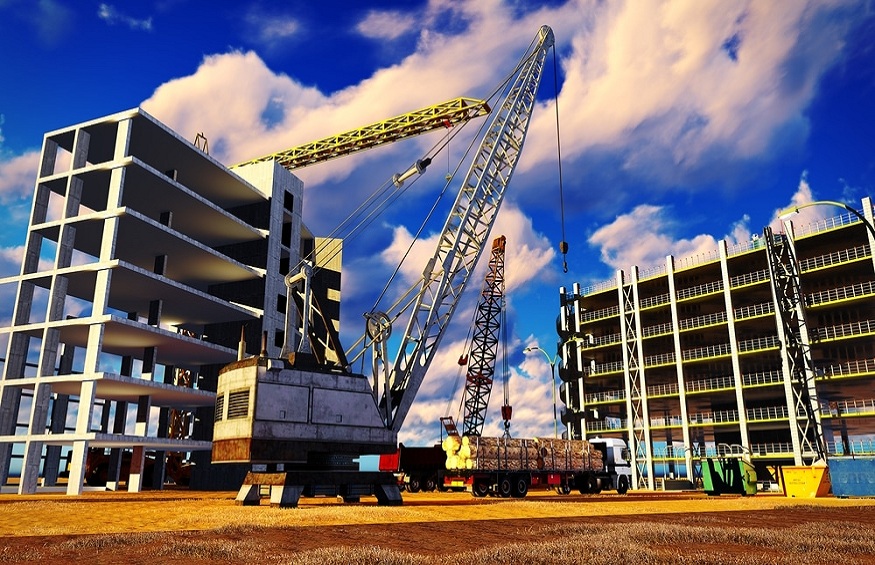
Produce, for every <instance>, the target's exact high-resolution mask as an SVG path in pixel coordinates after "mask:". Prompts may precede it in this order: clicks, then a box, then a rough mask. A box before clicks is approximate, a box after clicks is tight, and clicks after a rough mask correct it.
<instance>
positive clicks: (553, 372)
mask: <svg viewBox="0 0 875 565" xmlns="http://www.w3.org/2000/svg"><path fill="white" fill-rule="evenodd" d="M530 351H540V352H541V353H543V354H544V357H546V358H547V363H549V364H550V375H551V378H550V383H551V384H552V385H553V437H554V438H558V437H559V420H558V419H557V418H556V361H557V360H558V359H559V355H556V357H553V358H550V354H549V353H547V352H546V351H544V350H543V349H542V348H541V347H537V346H532V347H526V348H525V349H523V352H524V353H529V352H530Z"/></svg>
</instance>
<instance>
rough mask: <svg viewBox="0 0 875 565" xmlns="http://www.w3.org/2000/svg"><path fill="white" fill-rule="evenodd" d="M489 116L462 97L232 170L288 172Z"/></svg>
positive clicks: (482, 103)
mask: <svg viewBox="0 0 875 565" xmlns="http://www.w3.org/2000/svg"><path fill="white" fill-rule="evenodd" d="M489 112H490V108H489V105H488V104H487V103H486V101H485V100H476V99H474V98H465V97H459V98H453V99H452V100H448V101H446V102H442V103H440V104H434V105H432V106H427V107H425V108H421V109H419V110H414V111H412V112H407V113H406V114H401V115H400V116H395V117H394V118H389V119H387V120H381V121H379V122H376V123H373V124H370V125H367V126H363V127H360V128H356V129H353V130H350V131H347V132H344V133H341V134H337V135H332V136H331V137H326V138H324V139H320V140H318V141H311V142H310V143H305V144H303V145H299V146H298V147H293V148H291V149H286V150H285V151H279V152H277V153H271V154H270V155H265V156H264V157H258V158H257V159H252V160H249V161H246V162H244V163H240V164H238V165H234V167H242V166H243V165H250V164H252V163H260V162H262V161H276V162H277V163H279V164H280V165H282V166H283V167H285V168H286V169H288V170H290V171H291V170H293V169H300V168H301V167H306V166H307V165H313V164H316V163H321V162H323V161H328V160H329V159H334V158H336V157H342V156H344V155H349V154H350V153H355V152H357V151H363V150H365V149H371V148H373V147H377V146H379V145H385V144H387V143H393V142H395V141H398V140H400V139H405V138H407V137H412V136H416V135H421V134H423V133H428V132H430V131H433V130H436V129H440V128H447V127H451V126H454V125H456V124H458V123H462V122H466V121H468V120H471V119H474V118H479V117H480V116H485V115H486V114H488V113H489Z"/></svg>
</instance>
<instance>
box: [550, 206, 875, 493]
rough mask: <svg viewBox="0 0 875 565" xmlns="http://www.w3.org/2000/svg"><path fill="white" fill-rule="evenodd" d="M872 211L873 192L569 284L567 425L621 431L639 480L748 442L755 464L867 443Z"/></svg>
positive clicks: (582, 430) (685, 476) (874, 261)
mask: <svg viewBox="0 0 875 565" xmlns="http://www.w3.org/2000/svg"><path fill="white" fill-rule="evenodd" d="M851 212H854V213H851ZM864 218H865V221H864V220H863V219H864ZM872 223H873V213H872V204H871V202H870V200H869V198H865V199H863V201H862V212H858V211H856V210H854V209H852V208H849V212H848V213H846V214H843V215H839V216H835V217H832V218H829V219H828V220H825V221H819V222H816V223H812V224H810V225H803V226H798V227H794V226H793V224H792V223H791V222H790V221H788V220H785V221H784V230H783V233H773V232H772V230H770V229H768V228H767V229H766V230H765V231H764V233H763V235H762V236H761V237H760V236H758V235H757V236H754V238H753V239H751V240H750V241H747V242H744V243H741V244H733V245H730V244H727V242H726V241H721V242H720V244H719V247H718V249H716V250H714V251H713V252H711V253H709V254H702V255H697V256H693V257H687V258H684V259H675V258H674V257H671V256H669V257H667V258H666V261H665V264H663V265H659V266H657V267H655V268H650V269H647V270H639V269H638V268H637V267H632V268H631V269H630V270H629V271H623V270H620V271H617V273H616V276H615V277H614V278H613V279H611V280H608V281H605V282H603V283H599V284H594V285H592V286H589V287H586V288H582V287H580V286H579V285H575V286H574V287H573V289H572V290H571V292H570V293H569V292H568V291H567V289H565V288H563V289H561V290H560V302H561V307H560V317H559V322H558V328H559V336H560V341H559V353H561V354H562V356H563V363H562V367H561V369H560V377H561V379H562V381H563V385H562V387H561V400H562V401H563V402H564V403H565V404H566V411H565V413H564V414H563V422H564V423H565V424H566V425H567V427H568V431H569V433H570V437H574V438H593V437H596V436H601V437H619V438H624V439H627V440H628V441H629V443H630V449H631V451H632V456H633V458H634V461H635V464H634V465H633V469H634V472H635V476H634V479H633V480H634V481H635V483H636V486H637V487H638V488H661V487H662V486H665V485H667V484H669V483H668V482H667V481H666V479H681V480H684V481H686V480H689V481H690V482H692V483H696V482H697V479H698V478H700V477H697V476H696V475H697V473H698V471H697V469H698V468H699V467H698V464H697V461H698V460H700V458H701V457H705V456H709V455H714V454H716V453H718V452H725V451H737V452H738V453H740V454H744V455H747V456H749V457H750V458H751V460H752V462H753V463H754V465H755V466H756V467H757V474H758V476H759V477H760V479H764V478H768V477H769V476H770V471H771V469H772V468H773V467H774V466H776V465H808V464H811V463H812V462H814V461H816V460H818V459H824V456H829V455H835V454H849V453H854V454H862V453H867V454H871V453H872V452H873V451H875V395H873V392H872V391H873V383H875V348H873V339H872V336H873V333H875V258H873V254H872V249H873V248H875V238H873V235H875V231H873V229H872V227H871V226H872Z"/></svg>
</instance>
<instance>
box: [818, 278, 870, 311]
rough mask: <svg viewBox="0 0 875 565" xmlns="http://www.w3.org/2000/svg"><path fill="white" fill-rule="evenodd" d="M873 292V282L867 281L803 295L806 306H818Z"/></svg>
mask: <svg viewBox="0 0 875 565" xmlns="http://www.w3.org/2000/svg"><path fill="white" fill-rule="evenodd" d="M873 294H875V282H872V281H869V282H864V283H859V284H854V285H850V286H844V287H842V288H833V289H830V290H822V291H820V292H815V293H812V294H809V295H807V296H806V297H805V301H806V303H807V304H808V306H818V305H820V304H828V303H830V302H839V301H841V300H848V299H849V298H858V297H861V296H871V295H873Z"/></svg>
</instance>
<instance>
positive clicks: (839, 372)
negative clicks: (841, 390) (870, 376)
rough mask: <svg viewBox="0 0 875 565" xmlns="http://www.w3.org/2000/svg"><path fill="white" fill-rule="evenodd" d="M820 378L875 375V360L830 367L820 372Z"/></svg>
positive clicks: (849, 362)
mask: <svg viewBox="0 0 875 565" xmlns="http://www.w3.org/2000/svg"><path fill="white" fill-rule="evenodd" d="M818 373H819V374H818V377H821V378H826V379H828V378H830V377H842V376H848V375H863V374H866V373H875V359H862V360H860V361H848V362H847V363H841V364H839V365H830V366H829V367H824V368H822V369H820V370H819V371H818Z"/></svg>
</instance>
